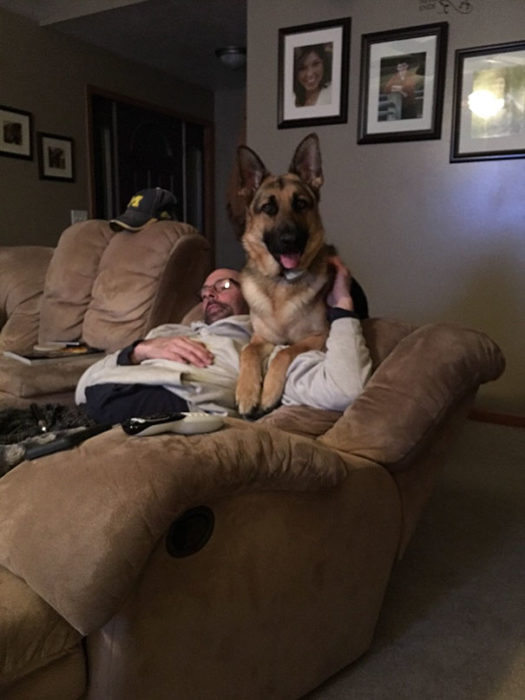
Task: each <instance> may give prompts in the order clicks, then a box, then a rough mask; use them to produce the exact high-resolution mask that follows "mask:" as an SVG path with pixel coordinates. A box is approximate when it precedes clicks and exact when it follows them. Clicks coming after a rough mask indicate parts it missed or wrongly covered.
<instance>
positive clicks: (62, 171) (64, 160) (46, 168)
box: [37, 131, 75, 182]
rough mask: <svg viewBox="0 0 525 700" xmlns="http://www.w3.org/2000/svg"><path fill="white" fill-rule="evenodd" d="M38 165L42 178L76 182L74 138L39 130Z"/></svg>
mask: <svg viewBox="0 0 525 700" xmlns="http://www.w3.org/2000/svg"><path fill="white" fill-rule="evenodd" d="M37 139H38V166H39V175H40V179H41V180H61V181H62V182H74V180H75V167H74V158H73V139H71V138H68V137H67V136H57V135H56V134H44V133H43V132H42V131H39V132H37Z"/></svg>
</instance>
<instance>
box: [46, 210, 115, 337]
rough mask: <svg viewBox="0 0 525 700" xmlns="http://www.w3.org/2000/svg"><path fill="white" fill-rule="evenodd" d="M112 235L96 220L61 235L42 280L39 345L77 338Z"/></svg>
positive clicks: (105, 225)
mask: <svg viewBox="0 0 525 700" xmlns="http://www.w3.org/2000/svg"><path fill="white" fill-rule="evenodd" d="M113 235H114V233H113V231H112V230H111V229H110V227H109V224H108V223H107V221H101V220H98V219H92V220H90V221H83V222H79V223H77V224H73V225H72V226H70V227H69V228H67V229H65V231H63V233H62V235H61V236H60V238H59V241H58V244H57V247H56V248H55V251H54V253H53V257H52V259H51V262H50V264H49V268H48V270H47V275H46V279H45V288H44V295H43V298H42V305H41V310H40V328H39V336H38V339H39V342H40V343H44V342H46V341H50V340H78V339H79V338H80V337H81V335H82V323H83V320H84V314H85V313H86V309H87V308H88V305H89V302H90V301H91V290H92V288H93V280H94V279H95V277H96V275H97V273H98V267H99V264H100V259H101V257H102V254H103V252H104V251H105V249H106V247H107V245H108V242H109V241H110V240H111V238H112V237H113Z"/></svg>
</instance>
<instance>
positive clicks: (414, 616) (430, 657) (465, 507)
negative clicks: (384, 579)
mask: <svg viewBox="0 0 525 700" xmlns="http://www.w3.org/2000/svg"><path fill="white" fill-rule="evenodd" d="M524 698H525V430H524V429H523V428H510V427H504V426H499V425H491V424H487V423H478V422H474V421H469V422H467V424H466V426H465V429H464V430H463V432H462V434H461V436H460V437H459V440H458V441H457V443H456V444H455V446H454V449H453V451H452V453H451V456H450V458H449V461H448V464H447V466H446V469H445V471H444V473H443V475H442V477H441V478H440V480H439V484H438V487H437V488H436V491H435V493H434V495H433V497H432V499H431V501H430V503H429V505H428V507H427V509H426V511H425V514H424V516H423V518H422V520H421V522H420V524H419V526H418V529H417V531H416V534H415V535H414V538H413V540H412V542H411V543H410V545H409V548H408V550H407V552H406V554H405V556H404V558H403V560H402V561H401V562H399V563H398V564H396V566H395V568H394V571H393V574H392V579H391V582H390V585H389V588H388V591H387V595H386V598H385V603H384V607H383V610H382V613H381V616H380V619H379V623H378V626H377V629H376V634H375V639H374V642H373V644H372V647H371V649H370V650H369V651H368V653H367V654H365V655H364V656H363V657H362V658H361V659H360V660H358V661H357V662H355V663H354V664H352V665H351V666H350V667H348V668H346V669H344V670H343V671H341V672H340V673H339V674H338V675H336V676H334V677H333V678H331V679H330V680H329V681H327V682H326V683H325V684H324V685H323V686H321V687H320V688H318V689H317V690H316V691H314V692H313V693H310V694H309V695H308V696H306V698H304V700H354V699H355V700H523V699H524Z"/></svg>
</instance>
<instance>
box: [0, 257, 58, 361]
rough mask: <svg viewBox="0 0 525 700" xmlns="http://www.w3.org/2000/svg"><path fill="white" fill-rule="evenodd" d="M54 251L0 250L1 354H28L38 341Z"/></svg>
mask: <svg viewBox="0 0 525 700" xmlns="http://www.w3.org/2000/svg"><path fill="white" fill-rule="evenodd" d="M53 251H54V249H53V248H51V247H47V246H5V247H1V248H0V327H1V332H0V351H2V350H14V351H21V350H28V349H30V348H32V347H33V345H34V344H35V343H36V342H37V340H38V325H39V319H40V303H41V298H42V293H43V290H44V280H45V276H46V272H47V269H48V266H49V263H50V260H51V257H52V255H53Z"/></svg>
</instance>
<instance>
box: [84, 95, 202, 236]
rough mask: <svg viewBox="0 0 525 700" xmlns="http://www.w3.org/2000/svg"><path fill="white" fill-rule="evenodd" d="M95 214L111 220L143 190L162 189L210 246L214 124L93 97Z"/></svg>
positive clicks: (115, 100)
mask: <svg viewBox="0 0 525 700" xmlns="http://www.w3.org/2000/svg"><path fill="white" fill-rule="evenodd" d="M89 97H90V116H91V142H92V175H91V180H92V188H91V189H92V200H93V201H92V215H93V216H94V217H96V218H100V219H111V218H112V217H114V216H117V215H118V214H120V213H121V212H122V211H124V209H125V208H126V205H127V203H128V202H129V200H130V199H131V197H132V196H133V195H134V194H135V193H136V192H138V191H139V190H142V189H146V188H150V187H162V188H164V189H167V190H169V191H170V192H173V194H174V195H175V197H176V198H177V203H178V208H177V215H178V218H179V219H180V220H181V221H185V222H187V223H190V224H192V225H193V226H195V227H196V228H197V229H198V230H199V231H201V232H202V233H203V234H204V235H205V236H206V237H207V238H208V239H209V240H210V243H212V238H213V234H212V204H211V202H212V201H213V194H212V191H211V190H212V179H211V167H210V163H211V159H212V153H211V150H212V149H211V139H210V138H209V132H210V131H211V127H210V125H205V124H200V123H196V122H192V121H190V120H188V119H183V118H182V117H177V116H174V115H171V114H167V113H164V112H160V111H157V110H155V109H153V108H149V107H147V106H143V105H137V104H134V103H131V102H128V101H126V100H124V99H122V100H121V99H115V98H114V97H113V96H107V95H103V94H99V93H96V92H92V93H91V94H90V96H89Z"/></svg>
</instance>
